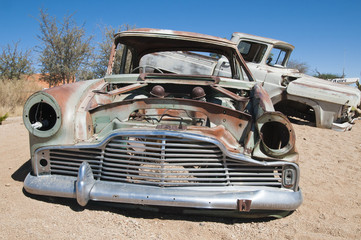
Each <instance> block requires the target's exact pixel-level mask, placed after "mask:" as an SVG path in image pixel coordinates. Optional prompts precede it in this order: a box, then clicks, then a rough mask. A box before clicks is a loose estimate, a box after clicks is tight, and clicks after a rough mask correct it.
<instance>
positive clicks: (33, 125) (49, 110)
mask: <svg viewBox="0 0 361 240" xmlns="http://www.w3.org/2000/svg"><path fill="white" fill-rule="evenodd" d="M23 120H24V124H25V127H26V128H27V129H28V131H29V132H30V133H31V134H33V135H35V136H37V137H50V136H52V135H54V134H55V133H56V132H57V131H58V130H59V128H60V126H61V110H60V107H59V105H58V103H57V102H56V100H55V99H54V98H53V97H52V96H51V95H49V94H47V93H45V92H37V93H34V94H33V95H31V96H30V97H29V98H28V100H27V101H26V103H25V105H24V112H23Z"/></svg>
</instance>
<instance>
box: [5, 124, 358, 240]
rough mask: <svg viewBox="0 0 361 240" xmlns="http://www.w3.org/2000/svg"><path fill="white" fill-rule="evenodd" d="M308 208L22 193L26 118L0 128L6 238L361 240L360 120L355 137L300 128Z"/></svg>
mask: <svg viewBox="0 0 361 240" xmlns="http://www.w3.org/2000/svg"><path fill="white" fill-rule="evenodd" d="M294 127H295V130H296V134H297V147H298V150H299V152H300V166H301V183H300V186H301V188H302V191H303V195H304V203H303V204H302V206H301V207H300V208H299V209H298V210H297V211H295V212H294V213H293V214H291V215H289V216H287V217H284V218H282V219H271V220H270V219H261V220H245V219H230V218H217V217H203V216H185V215H181V214H166V213H153V212H145V211H140V210H131V209H126V210H125V209H119V208H112V207H109V206H101V205H98V204H94V203H91V204H89V205H87V207H86V208H84V209H83V208H81V207H79V206H78V205H77V203H76V200H73V199H60V198H49V197H39V196H34V195H30V194H27V193H26V192H24V190H23V180H24V178H25V176H26V174H27V172H29V170H30V166H29V162H28V160H29V158H30V157H29V150H28V148H29V146H28V144H29V143H28V133H27V131H26V129H25V127H24V125H23V124H22V121H21V119H20V118H12V119H9V120H7V121H6V122H5V124H4V125H1V126H0V166H1V170H0V182H1V185H0V196H1V201H0V233H1V234H0V238H1V239H49V238H50V239H70V238H73V239H182V240H184V239H361V187H360V179H361V121H358V122H356V124H355V126H354V127H353V129H352V130H351V131H349V132H335V131H331V130H325V129H318V128H315V127H310V126H306V125H294Z"/></svg>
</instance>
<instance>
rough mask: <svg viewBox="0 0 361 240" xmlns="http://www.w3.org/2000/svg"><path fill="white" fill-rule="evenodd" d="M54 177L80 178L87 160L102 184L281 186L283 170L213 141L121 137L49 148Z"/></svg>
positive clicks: (160, 137)
mask: <svg viewBox="0 0 361 240" xmlns="http://www.w3.org/2000/svg"><path fill="white" fill-rule="evenodd" d="M49 156H50V171H51V174H57V175H68V176H77V174H78V169H79V166H80V164H81V163H82V162H83V161H87V162H88V163H89V164H90V166H91V168H92V170H93V174H94V178H95V179H97V180H103V181H114V182H125V183H133V184H143V185H154V186H160V187H167V186H231V185H244V186H271V187H281V179H282V167H265V166H255V165H250V164H249V163H247V162H242V161H239V160H236V159H232V158H229V157H226V156H225V154H223V152H222V151H221V149H220V148H219V147H218V146H217V145H215V144H213V143H211V142H205V141H199V140H193V139H187V138H178V137H173V136H131V137H125V136H117V137H114V138H112V139H111V140H110V141H109V142H107V143H106V144H105V145H104V146H100V147H98V148H76V149H75V148H69V149H64V148H62V149H50V150H49Z"/></svg>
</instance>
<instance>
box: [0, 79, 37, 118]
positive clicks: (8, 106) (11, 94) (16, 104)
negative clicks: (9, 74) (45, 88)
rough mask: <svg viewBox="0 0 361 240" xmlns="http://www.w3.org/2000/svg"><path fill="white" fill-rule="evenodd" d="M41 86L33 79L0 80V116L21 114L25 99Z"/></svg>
mask: <svg viewBox="0 0 361 240" xmlns="http://www.w3.org/2000/svg"><path fill="white" fill-rule="evenodd" d="M41 89H42V87H41V86H40V85H39V84H38V83H37V82H36V81H34V80H30V79H22V80H11V81H10V80H0V116H3V115H5V114H6V113H8V114H9V116H21V115H22V111H23V106H24V103H25V101H26V99H27V98H28V97H29V96H30V95H31V94H33V93H34V92H36V91H39V90H41Z"/></svg>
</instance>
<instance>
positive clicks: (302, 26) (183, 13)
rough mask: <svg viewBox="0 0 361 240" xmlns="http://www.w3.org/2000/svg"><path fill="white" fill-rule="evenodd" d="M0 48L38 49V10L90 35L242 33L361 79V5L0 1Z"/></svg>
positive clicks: (347, 0)
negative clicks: (111, 30)
mask: <svg viewBox="0 0 361 240" xmlns="http://www.w3.org/2000/svg"><path fill="white" fill-rule="evenodd" d="M0 3H1V8H0V22H1V24H0V32H1V37H0V46H1V47H2V46H5V45H6V44H8V43H12V42H16V41H18V40H20V41H21V42H20V46H21V47H22V48H23V49H29V48H34V47H35V46H36V45H38V44H39V41H38V40H37V37H36V36H37V35H38V34H39V24H38V22H37V20H36V18H37V17H38V16H39V9H40V8H43V9H47V10H48V13H49V14H50V15H53V16H56V17H57V18H58V19H59V20H61V19H62V18H63V17H64V15H66V14H72V13H75V15H74V18H75V20H76V21H77V23H78V24H83V23H85V28H86V31H87V33H88V34H89V35H94V37H95V38H94V39H95V40H99V39H100V38H101V31H100V28H101V26H104V25H111V26H114V27H116V26H118V25H121V24H130V25H135V26H136V27H150V28H162V29H173V30H182V31H190V32H198V33H204V34H210V35H215V36H218V37H225V38H228V39H229V38H230V36H231V34H232V32H245V33H250V34H255V35H259V36H264V37H269V38H275V39H279V40H283V41H286V42H289V43H291V44H293V45H294V46H295V47H296V48H295V50H294V52H293V54H292V56H291V58H292V59H295V60H298V61H302V62H306V63H307V64H308V65H309V66H310V69H311V73H313V70H314V69H317V70H318V71H319V72H321V73H336V74H342V71H343V69H345V74H346V77H360V75H361V1H359V0H344V1H340V0H339V1H333V0H328V1H326V0H319V1H317V0H312V1H309V0H299V1H292V0H289V1H283V0H281V1H276V0H274V1H269V0H268V1H263V0H258V1H257V0H255V1H241V0H238V1H233V0H231V1H219V0H218V1H213V0H209V1H204V0H202V1H196V0H183V1H176V0H174V1H171V0H168V1H166V0H152V1H141V0H137V1H134V0H133V1H131V0H130V1H123V0H118V1H113V0H110V1H93V0H89V1H76V0H73V1H69V0H61V1H45V0H39V1H36V0H33V1H30V0H17V1H13V0H0Z"/></svg>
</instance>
